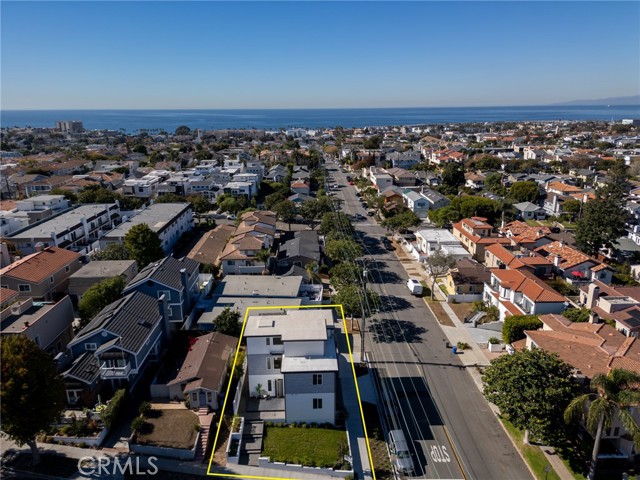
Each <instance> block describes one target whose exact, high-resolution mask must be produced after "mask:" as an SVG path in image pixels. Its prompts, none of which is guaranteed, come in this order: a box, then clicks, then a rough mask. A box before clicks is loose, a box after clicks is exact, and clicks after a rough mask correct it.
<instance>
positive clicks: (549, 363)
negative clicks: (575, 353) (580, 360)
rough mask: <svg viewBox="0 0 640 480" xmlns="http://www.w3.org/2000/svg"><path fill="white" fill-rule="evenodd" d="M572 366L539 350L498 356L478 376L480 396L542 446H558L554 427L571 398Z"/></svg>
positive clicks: (560, 433) (559, 438)
mask: <svg viewBox="0 0 640 480" xmlns="http://www.w3.org/2000/svg"><path fill="white" fill-rule="evenodd" d="M572 369H573V368H572V367H571V365H568V364H566V363H565V362H563V361H562V360H561V359H560V358H558V356H557V355H556V354H553V353H548V352H546V351H545V350H542V349H540V348H534V349H532V350H529V349H526V350H523V351H520V352H516V353H514V354H513V355H502V356H501V357H498V358H496V359H494V360H492V361H491V365H489V367H487V368H486V369H485V371H484V374H483V375H482V382H483V384H484V390H483V392H484V395H485V397H486V398H487V400H488V401H490V402H492V403H494V404H495V405H496V406H497V407H498V408H499V409H500V414H501V415H504V416H506V417H507V418H508V420H509V421H510V422H511V423H512V424H513V425H514V426H516V427H517V428H520V429H523V430H525V439H524V442H525V443H528V438H529V433H530V434H531V435H532V436H533V437H535V438H536V439H538V440H540V441H542V442H544V443H545V444H547V443H548V444H551V445H559V444H560V442H562V440H563V438H564V435H563V431H562V429H560V428H558V425H560V424H561V423H562V418H563V415H564V410H565V408H566V407H567V405H569V403H570V402H571V399H572V398H573V396H574V395H575V391H576V390H575V389H576V385H575V384H574V382H573V381H572V375H571V374H572Z"/></svg>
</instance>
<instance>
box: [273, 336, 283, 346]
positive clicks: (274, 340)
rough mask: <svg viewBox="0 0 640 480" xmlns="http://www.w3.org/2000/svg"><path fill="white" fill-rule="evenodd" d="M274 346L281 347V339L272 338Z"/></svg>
mask: <svg viewBox="0 0 640 480" xmlns="http://www.w3.org/2000/svg"><path fill="white" fill-rule="evenodd" d="M273 344H274V345H282V337H273Z"/></svg>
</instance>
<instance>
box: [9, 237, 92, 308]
mask: <svg viewBox="0 0 640 480" xmlns="http://www.w3.org/2000/svg"><path fill="white" fill-rule="evenodd" d="M80 267H81V263H80V254H79V253H76V252H72V251H70V250H65V249H64V248H58V247H47V248H45V249H43V250H41V251H39V252H36V253H32V254H31V255H27V256H26V257H24V258H22V259H20V260H18V261H16V262H14V263H12V264H11V265H8V266H6V267H4V268H3V269H1V270H0V285H2V287H4V288H10V289H12V290H15V291H17V292H19V294H20V297H21V298H25V297H31V298H33V299H34V300H47V301H48V300H53V299H54V296H56V295H58V294H63V293H65V292H66V291H67V289H68V285H69V277H70V276H71V275H72V274H73V273H74V272H76V271H77V270H79V269H80Z"/></svg>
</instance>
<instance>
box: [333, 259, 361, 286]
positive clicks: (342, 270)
mask: <svg viewBox="0 0 640 480" xmlns="http://www.w3.org/2000/svg"><path fill="white" fill-rule="evenodd" d="M329 274H330V278H331V285H332V286H333V287H334V288H335V289H337V290H340V289H341V288H342V287H344V286H346V285H351V284H353V283H355V282H357V281H358V279H359V278H360V276H361V275H362V269H361V268H360V267H358V266H357V265H356V264H355V263H350V262H342V263H339V264H338V265H335V266H334V267H333V268H331V270H330V272H329Z"/></svg>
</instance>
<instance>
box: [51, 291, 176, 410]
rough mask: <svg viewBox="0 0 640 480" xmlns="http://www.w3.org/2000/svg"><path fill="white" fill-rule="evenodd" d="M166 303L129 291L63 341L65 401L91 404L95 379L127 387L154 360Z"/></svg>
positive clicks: (161, 342) (164, 329)
mask: <svg viewBox="0 0 640 480" xmlns="http://www.w3.org/2000/svg"><path fill="white" fill-rule="evenodd" d="M167 309H168V307H167V303H166V301H165V300H164V299H160V300H158V299H156V298H154V297H151V296H149V295H146V294H144V293H140V292H131V293H129V294H128V295H126V296H124V297H123V298H121V299H120V300H117V301H115V302H113V303H111V304H109V305H107V306H106V307H105V308H103V309H102V311H101V312H100V313H99V314H98V315H97V316H96V317H95V318H94V319H93V320H92V321H91V322H89V324H87V325H86V326H85V327H84V328H83V329H82V330H80V332H79V333H78V335H77V336H76V338H74V339H73V340H72V341H71V342H70V343H69V345H68V355H70V356H71V358H72V359H73V363H72V364H71V367H70V368H68V369H67V370H66V371H65V372H64V373H63V377H64V379H65V384H66V390H67V401H68V402H69V404H72V405H74V404H78V403H84V404H85V405H87V404H91V402H92V401H93V400H94V398H95V395H96V394H97V391H98V389H99V387H100V386H101V384H103V383H108V384H110V386H111V387H112V388H113V389H116V388H118V387H120V386H128V387H129V388H133V387H134V386H135V384H136V383H137V382H138V380H139V379H140V378H141V377H142V374H143V372H144V370H145V369H146V368H147V366H148V365H149V363H150V362H151V361H153V360H158V358H159V356H160V353H161V352H162V349H163V347H164V346H165V344H166V342H167V339H168V338H169V322H168V320H167V318H166V312H167Z"/></svg>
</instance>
